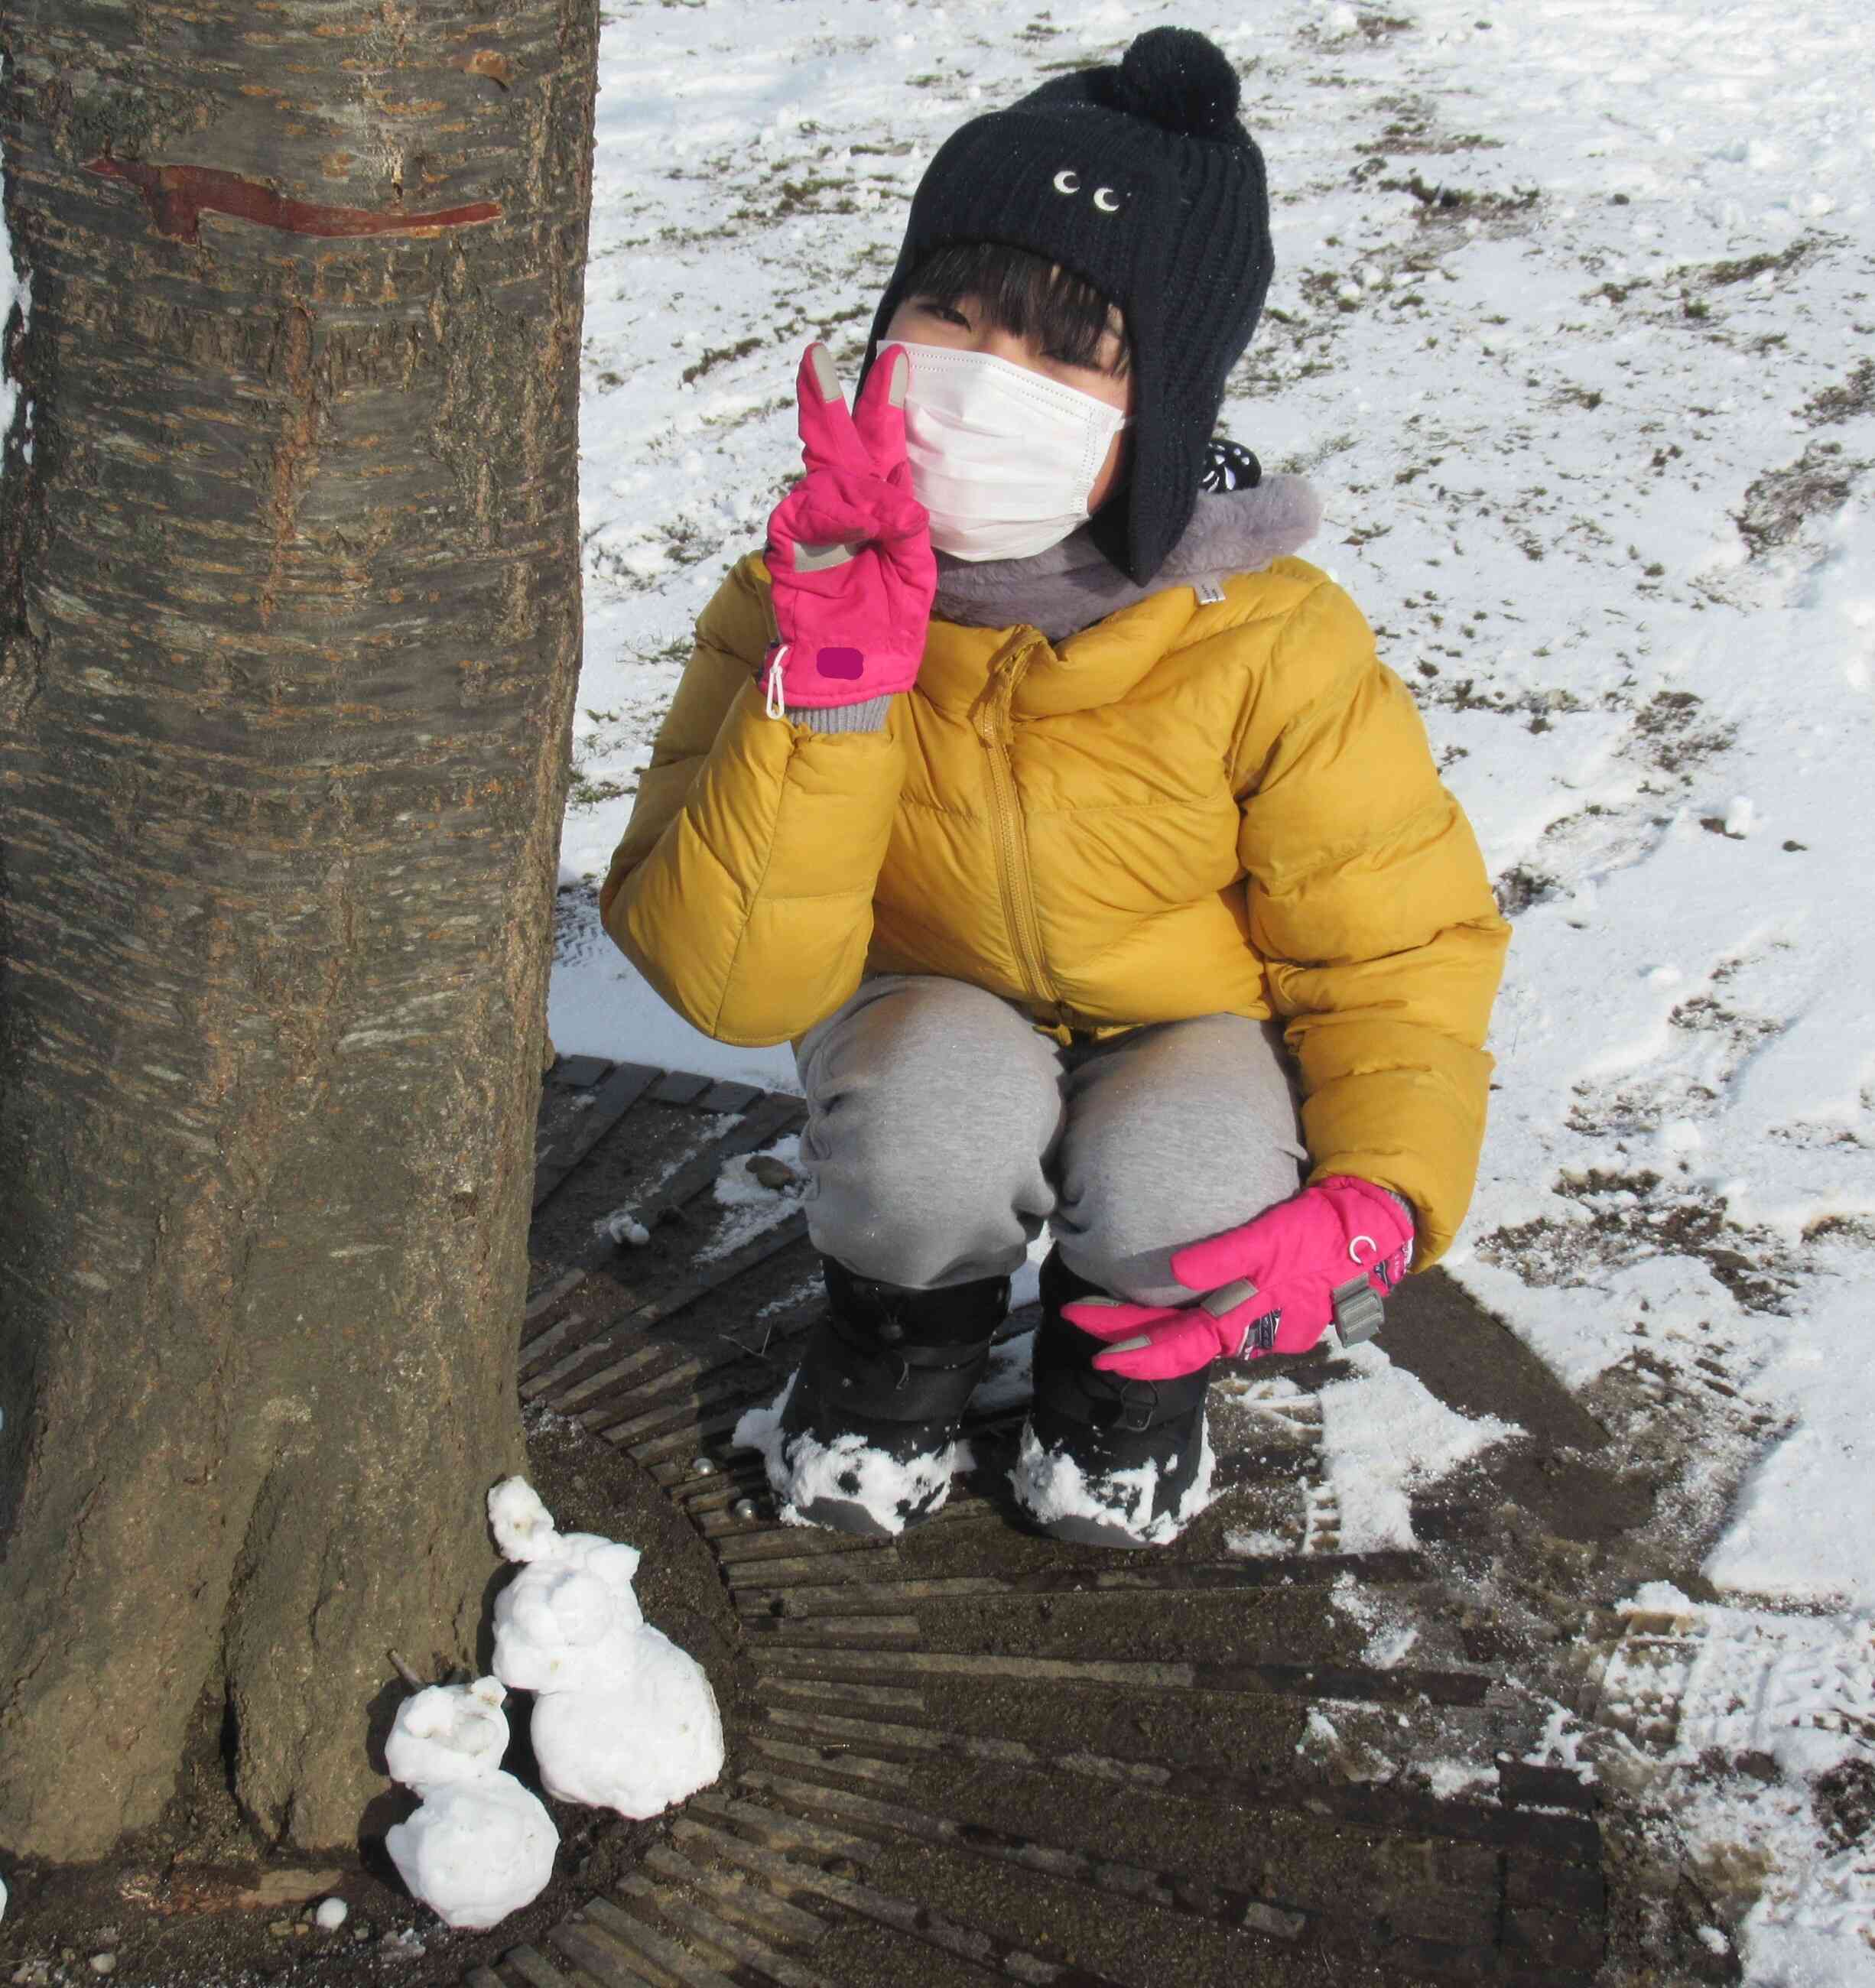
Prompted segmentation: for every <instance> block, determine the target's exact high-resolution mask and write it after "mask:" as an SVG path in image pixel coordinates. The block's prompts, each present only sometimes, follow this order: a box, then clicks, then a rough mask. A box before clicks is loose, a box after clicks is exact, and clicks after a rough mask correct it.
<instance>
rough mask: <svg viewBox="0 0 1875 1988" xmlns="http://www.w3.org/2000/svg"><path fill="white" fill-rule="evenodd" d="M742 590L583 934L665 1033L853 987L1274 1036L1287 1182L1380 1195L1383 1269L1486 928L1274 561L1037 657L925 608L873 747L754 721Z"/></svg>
mask: <svg viewBox="0 0 1875 1988" xmlns="http://www.w3.org/2000/svg"><path fill="white" fill-rule="evenodd" d="M772 631H773V621H772V619H771V616H770V607H769V599H768V579H767V570H766V569H765V568H764V566H763V564H762V563H761V561H760V559H758V558H755V557H750V558H748V559H746V560H743V562H742V563H740V565H739V566H736V569H735V570H733V572H732V573H731V574H730V575H729V578H728V579H727V580H726V581H725V582H724V583H723V587H721V588H720V589H719V591H718V592H717V594H716V598H715V599H714V600H712V601H711V603H710V604H709V607H708V608H707V609H706V610H705V611H704V614H703V616H702V620H701V621H700V622H699V624H698V629H697V645H696V653H695V655H694V656H693V658H692V661H691V663H690V664H689V668H687V669H686V671H685V673H684V676H683V679H682V682H681V683H680V685H679V688H678V691H677V695H676V697H675V699H674V701H673V702H672V705H671V708H670V711H669V712H668V715H666V717H665V722H664V724H663V726H662V729H661V731H660V732H659V733H658V741H657V745H656V747H655V750H654V752H653V754H652V763H651V766H650V767H649V769H648V770H647V771H646V773H645V776H644V777H643V779H642V781H641V784H640V786H639V789H638V801H637V804H636V806H635V808H634V809H633V811H632V815H631V822H630V824H629V826H628V828H627V830H626V832H625V836H624V840H623V841H622V842H621V844H619V847H618V852H617V854H615V855H614V857H613V859H612V865H611V872H610V874H608V877H607V878H606V881H605V884H604V888H603V889H602V891H601V894H600V905H601V912H602V915H603V916H604V920H605V925H606V929H607V930H608V931H609V932H610V933H611V935H612V937H613V938H614V940H615V941H616V942H617V943H618V945H619V946H620V947H621V948H623V950H624V952H625V953H626V954H627V955H628V956H629V957H630V958H631V960H632V961H633V962H634V963H635V965H637V966H638V969H639V970H640V971H641V972H643V973H644V975H645V977H646V978H647V979H648V980H649V981H650V982H651V983H652V986H654V987H655V988H656V989H657V990H658V992H659V993H660V994H661V995H662V996H663V997H664V998H665V1000H667V1001H668V1002H670V1004H671V1006H672V1007H674V1008H675V1009H677V1010H678V1011H679V1013H681V1014H682V1015H683V1016H685V1019H688V1020H689V1022H691V1023H692V1024H693V1025H694V1026H696V1027H697V1028H699V1029H702V1031H703V1032H704V1033H706V1034H707V1035H710V1036H716V1037H717V1038H718V1039H719V1040H722V1041H724V1042H729V1043H777V1042H781V1041H784V1040H787V1039H789V1038H790V1037H793V1036H799V1035H800V1034H801V1033H804V1031H805V1030H806V1029H808V1028H810V1027H811V1026H813V1025H814V1023H816V1022H817V1021H820V1020H821V1019H823V1018H824V1016H827V1015H829V1014H831V1013H832V1012H833V1010H834V1009H835V1008H837V1007H838V1006H839V1005H840V1004H841V1002H843V1001H844V1000H845V999H846V998H847V997H848V996H849V995H850V994H851V992H853V990H854V989H855V987H856V986H858V983H859V980H860V977H861V974H862V973H864V972H868V971H872V972H890V973H936V974H943V975H949V976H950V977H952V978H953V979H961V980H967V981H970V982H973V983H974V984H975V985H976V986H980V987H984V988H987V989H990V991H991V992H993V993H996V994H999V995H1003V996H1008V997H1010V998H1011V999H1015V1000H1017V1001H1019V1002H1022V1003H1023V1004H1024V1006H1026V1007H1027V1009H1028V1010H1029V1012H1030V1013H1031V1014H1033V1015H1034V1016H1035V1018H1036V1019H1037V1023H1040V1024H1041V1025H1043V1026H1047V1027H1050V1028H1053V1029H1072V1030H1076V1031H1081V1030H1091V1031H1104V1030H1112V1029H1116V1028H1125V1027H1129V1026H1135V1025H1137V1024H1139V1023H1144V1022H1159V1021H1169V1020H1173V1019H1180V1018H1183V1017H1184V1016H1193V1015H1205V1014H1211V1013H1231V1014H1238V1015H1247V1016H1255V1017H1259V1018H1261V1017H1264V1016H1268V1015H1270V1014H1271V1013H1272V1012H1274V1013H1276V1014H1278V1015H1281V1016H1283V1017H1284V1019H1285V1021H1286V1023H1287V1030H1286V1033H1287V1039H1288V1043H1289V1046H1290V1047H1291V1050H1293V1051H1294V1052H1295V1056H1296V1057H1297V1059H1298V1063H1299V1065H1300V1068H1301V1084H1302V1092H1303V1097H1304V1100H1305V1101H1304V1104H1303V1114H1302V1116H1303V1133H1304V1137H1305V1139H1306V1141H1307V1142H1308V1150H1309V1152H1310V1155H1311V1158H1312V1159H1313V1161H1314V1162H1315V1172H1314V1175H1312V1176H1311V1178H1319V1177H1321V1176H1322V1175H1325V1174H1335V1173H1350V1174H1358V1175H1361V1176H1362V1177H1363V1178H1366V1179H1368V1180H1372V1181H1376V1182H1379V1183H1380V1184H1381V1185H1384V1186H1386V1187H1389V1188H1393V1190H1394V1191H1395V1192H1396V1193H1398V1194H1401V1195H1404V1196H1405V1197H1406V1199H1407V1200H1408V1201H1410V1202H1411V1203H1412V1204H1413V1208H1414V1209H1415V1210H1416V1212H1417V1215H1418V1217H1419V1229H1420V1239H1419V1252H1418V1260H1419V1262H1420V1264H1421V1265H1424V1264H1426V1263H1430V1262H1432V1261H1433V1260H1434V1259H1436V1258H1437V1256H1438V1255H1439V1254H1440V1252H1441V1251H1443V1249H1445V1248H1446V1246H1447V1244H1449V1243H1450V1240H1451V1239H1452V1236H1453V1234H1454V1232H1455V1231H1456V1229H1457V1226H1458V1224H1459V1222H1460V1219H1462V1218H1463V1216H1464V1211H1465V1207H1466V1204H1467V1202H1468V1201H1469V1200H1470V1199H1471V1188H1472V1184H1473V1180H1474V1175H1475V1172H1476V1169H1477V1154H1478V1147H1479V1144H1480V1141H1481V1138H1482V1137H1483V1134H1484V1109H1485V1101H1486V1094H1487V1090H1488V1088H1489V1080H1490V1072H1491V1059H1490V1058H1489V1057H1487V1056H1486V1055H1485V1054H1484V1051H1483V1049H1482V1047H1481V1044H1482V1043H1483V1040H1484V1031H1485V1025H1486V1022H1487V1019H1488V1017H1489V1015H1490V1013H1491V1001H1492V999H1493V997H1494V995H1495V993H1496V992H1497V987H1498V976H1499V974H1500V972H1501V969H1502V965H1503V958H1504V946H1505V944H1506V942H1507V941H1508V936H1509V931H1508V927H1507V926H1506V925H1504V921H1503V920H1502V919H1501V918H1499V917H1498V911H1497V908H1496V905H1495V904H1494V901H1493V900H1492V897H1491V886H1490V884H1489V883H1488V881H1487V879H1486V877H1485V874H1484V864H1483V863H1482V861H1481V859H1480V857H1479V854H1478V850H1477V844H1476V842H1475V841H1474V839H1473V837H1472V833H1471V827H1470V825H1469V823H1467V821H1466V820H1465V818H1464V815H1463V814H1462V813H1460V810H1459V808H1458V805H1457V803H1456V802H1455V801H1454V800H1453V799H1452V797H1451V796H1450V794H1448V793H1447V792H1446V790H1445V789H1444V787H1443V786H1442V785H1441V784H1440V780H1439V777H1438V774H1437V771H1436V770H1435V769H1434V767H1433V763H1432V758H1431V755H1430V752H1429V751H1428V749H1427V742H1426V735H1425V731H1424V729H1423V726H1422V725H1421V724H1420V717H1419V713H1418V712H1417V711H1416V708H1414V705H1413V699H1412V698H1411V696H1410V695H1409V693H1408V692H1407V691H1406V688H1405V686H1404V685H1403V684H1402V683H1401V682H1400V681H1399V678H1397V677H1396V676H1395V675H1394V674H1393V672H1392V671H1389V670H1388V669H1386V668H1383V665H1382V664H1380V663H1379V661H1378V660H1377V659H1376V656H1375V654H1374V644H1373V637H1372V635H1371V634H1370V633H1369V630H1368V627H1367V624H1366V622H1365V621H1363V620H1362V618H1361V616H1360V614H1359V611H1358V610H1356V609H1355V607H1354V604H1353V603H1352V601H1350V600H1349V598H1348V597H1347V596H1346V595H1345V593H1342V590H1340V588H1339V587H1336V586H1335V584H1334V583H1332V581H1331V580H1328V578H1327V577H1326V576H1325V575H1324V574H1322V573H1320V572H1319V571H1318V570H1317V569H1315V567H1313V566H1309V565H1307V564H1305V563H1304V562H1303V561H1301V560H1295V559H1284V560H1278V561H1277V562H1276V563H1275V564H1274V565H1273V566H1271V567H1269V568H1268V569H1267V570H1264V571H1263V572H1261V573H1253V574H1245V575H1242V576H1239V577H1237V579H1235V580H1232V581H1231V582H1230V584H1229V586H1228V587H1227V589H1226V590H1225V597H1224V598H1223V600H1222V601H1220V602H1218V603H1215V604H1213V605H1208V606H1207V605H1201V604H1200V603H1199V601H1198V598H1197V596H1196V593H1194V592H1193V590H1192V589H1191V588H1190V587H1167V588H1166V589H1165V590H1163V591H1162V592H1159V593H1153V594H1151V595H1149V596H1148V597H1146V599H1144V600H1140V601H1139V602H1137V603H1135V604H1134V605H1133V606H1132V607H1126V608H1123V609H1122V610H1120V611H1119V612H1118V613H1116V614H1112V615H1109V616H1108V618H1107V619H1106V620H1104V621H1102V622H1099V623H1098V624H1095V626H1094V627H1091V628H1088V629H1086V630H1085V631H1083V632H1082V633H1081V634H1078V635H1075V636H1072V637H1070V638H1069V639H1068V640H1067V641H1064V642H1063V643H1061V644H1060V646H1059V647H1055V646H1054V645H1051V644H1050V643H1049V642H1047V641H1045V640H1044V638H1043V637H1042V636H1041V635H1040V634H1037V631H1035V630H1034V629H1033V628H1026V627H1014V628H1001V629H985V628H968V627H959V626H958V625H956V624H954V623H951V622H946V621H934V622H933V623H932V625H931V631H930V637H929V641H928V643H927V644H926V651H925V659H924V663H923V665H922V668H921V670H920V671H919V678H918V683H917V686H916V689H915V690H913V691H912V692H911V693H910V694H909V695H905V696H902V697H897V698H893V699H892V707H891V715H890V718H889V719H888V723H887V725H886V727H885V729H884V730H882V731H880V732H841V733H832V734H823V733H819V732H811V731H809V730H808V729H807V728H806V727H805V726H803V725H796V724H794V723H791V722H785V721H780V720H777V719H774V718H770V717H768V716H767V715H766V713H765V712H764V710H763V701H762V696H761V693H760V690H759V688H757V687H756V681H755V678H756V674H757V671H758V670H759V668H760V664H761V661H762V659H763V655H764V653H765V652H766V651H767V647H768V645H769V644H770V641H771V640H772V639H773V633H772Z"/></svg>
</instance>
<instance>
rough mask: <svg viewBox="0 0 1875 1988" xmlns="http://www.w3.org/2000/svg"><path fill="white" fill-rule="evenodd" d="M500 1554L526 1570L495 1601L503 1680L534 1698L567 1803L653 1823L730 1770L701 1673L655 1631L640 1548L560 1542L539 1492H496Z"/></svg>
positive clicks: (516, 1485)
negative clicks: (643, 1591)
mask: <svg viewBox="0 0 1875 1988" xmlns="http://www.w3.org/2000/svg"><path fill="white" fill-rule="evenodd" d="M489 1523H490V1525H491V1526H492V1528H493V1530H494V1533H495V1538H496V1543H497V1544H498V1545H499V1547H501V1550H502V1551H503V1554H505V1555H506V1557H508V1558H509V1559H510V1560H519V1561H520V1562H522V1563H523V1564H522V1567H521V1570H520V1573H519V1574H516V1576H515V1577H514V1579H513V1581H510V1582H509V1584H508V1585H507V1586H506V1587H504V1588H503V1590H502V1591H501V1593H500V1594H498V1595H497V1596H496V1598H495V1675H496V1676H497V1677H498V1678H499V1679H501V1680H502V1682H503V1683H504V1684H507V1685H512V1686H513V1687H514V1688H515V1689H517V1690H526V1691H532V1692H535V1693H536V1699H535V1704H534V1710H533V1722H532V1724H531V1726H530V1736H531V1737H532V1739H533V1749H534V1759H535V1761H536V1763H537V1765H538V1766H539V1767H540V1781H541V1785H542V1786H543V1787H544V1788H545V1789H546V1790H547V1793H548V1794H550V1795H552V1796H553V1797H554V1798H555V1799H556V1800H560V1801H578V1802H585V1803H587V1804H590V1805H591V1806H592V1807H595V1808H611V1809H616V1810H618V1813H619V1814H621V1815H628V1816H631V1817H636V1818H639V1819H642V1818H643V1817H647V1816H653V1815H657V1814H660V1813H661V1812H662V1810H665V1809H666V1808H668V1807H670V1806H671V1805H672V1804H673V1803H675V1802H680V1801H682V1800H684V1799H685V1797H686V1796H689V1795H692V1794H695V1793H696V1790H698V1789H699V1788H702V1787H708V1786H709V1784H710V1783H711V1782H712V1781H713V1780H716V1777H717V1776H718V1775H719V1773H722V1771H723V1719H722V1716H721V1715H720V1713H719V1712H718V1710H717V1708H716V1694H715V1693H714V1692H712V1690H711V1689H710V1687H709V1679H708V1678H707V1677H706V1675H704V1673H703V1668H702V1665H700V1664H699V1663H698V1662H696V1660H695V1658H692V1657H691V1656H689V1655H687V1654H686V1653H685V1652H683V1651H682V1650H680V1649H679V1648H678V1647H677V1646H676V1645H675V1643H673V1642H672V1641H670V1640H669V1638H668V1637H666V1636H664V1635H662V1634H660V1633H659V1631H657V1630H655V1629H654V1628H652V1627H651V1626H650V1625H648V1623H647V1622H646V1621H645V1616H644V1611H642V1610H641V1608H639V1606H638V1597H637V1595H636V1594H635V1593H634V1592H633V1591H632V1586H631V1583H632V1579H633V1577H634V1576H635V1574H637V1572H638V1550H637V1548H636V1547H628V1546H622V1545H621V1544H620V1543H618V1541H616V1540H608V1539H601V1537H599V1536H598V1535H597V1533H559V1532H557V1531H556V1530H554V1528H553V1519H552V1516H551V1515H550V1513H548V1512H547V1508H546V1506H543V1504H542V1503H541V1502H540V1499H539V1498H538V1497H536V1496H535V1494H534V1492H533V1489H532V1488H531V1487H530V1486H529V1485H528V1484H527V1483H526V1482H525V1481H524V1480H523V1479H520V1478H518V1477H510V1478H507V1479H504V1480H503V1482H502V1483H499V1484H497V1485H496V1486H495V1488H494V1489H493V1490H492V1491H491V1492H490V1493H489Z"/></svg>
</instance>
